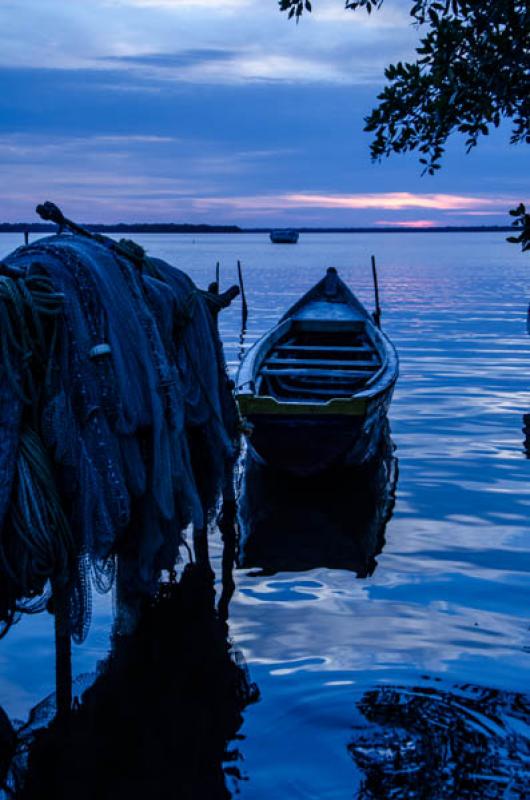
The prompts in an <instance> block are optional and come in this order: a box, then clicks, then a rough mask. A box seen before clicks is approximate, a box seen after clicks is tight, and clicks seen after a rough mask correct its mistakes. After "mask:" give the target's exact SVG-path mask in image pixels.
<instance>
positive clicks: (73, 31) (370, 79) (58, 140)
mask: <svg viewBox="0 0 530 800" xmlns="http://www.w3.org/2000/svg"><path fill="white" fill-rule="evenodd" d="M409 5H410V4H409V2H407V0H385V4H384V6H383V8H382V9H381V11H379V12H377V13H373V14H372V15H371V16H368V15H367V14H366V13H365V12H364V11H358V12H352V11H347V10H345V9H344V7H343V2H342V0H314V2H313V9H314V13H313V14H311V15H305V16H304V17H303V18H302V20H301V21H300V23H299V24H298V25H297V24H295V23H294V22H293V21H289V20H288V19H287V16H286V15H285V14H282V13H281V12H280V11H279V9H278V4H277V2H276V0H68V2H65V0H0V85H1V87H2V90H1V92H0V175H1V181H0V221H11V222H14V221H26V222H31V221H37V218H36V216H35V213H34V208H35V205H36V204H37V203H40V202H43V201H44V200H52V201H54V202H56V203H57V204H59V205H60V206H61V208H62V210H63V212H64V213H65V214H67V216H70V217H72V218H74V219H76V220H78V221H82V222H93V223H98V222H102V223H112V222H119V221H123V222H140V221H141V222H146V221H147V222H176V223H179V222H192V223H201V222H205V223H219V224H239V225H242V226H256V227H257V226H271V225H283V226H288V225H299V226H302V225H307V226H311V225H315V226H325V225H329V226H335V225H339V226H365V225H374V226H383V225H399V226H404V227H410V226H412V227H422V226H428V225H469V224H473V225H475V224H507V223H508V222H509V218H508V217H507V210H508V208H510V207H513V205H515V204H518V203H519V201H521V200H523V201H524V200H525V199H526V198H525V193H526V192H527V186H528V180H527V176H528V173H529V155H530V149H529V148H528V147H527V148H526V149H525V147H524V145H519V146H513V145H512V146H510V145H509V130H508V128H507V127H506V126H505V127H504V128H503V129H501V130H499V131H496V132H495V133H494V134H493V135H491V136H489V137H487V138H486V139H484V140H483V141H482V142H481V143H480V145H479V147H478V148H476V149H475V150H474V151H473V152H472V153H471V154H469V155H467V154H466V153H465V145H464V141H463V139H462V138H461V137H460V138H459V137H455V138H454V141H451V142H450V144H449V148H448V152H447V155H446V157H445V160H444V162H443V168H442V170H441V171H440V172H439V173H438V174H437V175H436V176H434V177H432V176H422V175H421V169H420V166H419V164H418V160H417V156H416V155H405V156H403V155H399V156H397V155H396V156H393V157H391V158H390V159H385V160H384V161H383V162H382V163H380V164H373V163H372V162H371V160H370V155H369V144H370V136H369V134H367V133H364V132H363V130H362V129H363V118H364V117H365V116H366V115H367V114H368V113H369V112H370V110H371V108H372V107H373V106H374V104H375V100H376V96H377V94H378V92H380V91H381V89H382V87H383V85H384V74H383V71H384V67H385V65H387V64H388V63H390V62H395V61H397V60H400V59H406V58H409V57H412V55H413V52H414V45H415V42H416V40H417V35H418V34H417V31H416V29H415V28H414V27H413V26H412V25H411V23H410V18H409V16H408V7H409Z"/></svg>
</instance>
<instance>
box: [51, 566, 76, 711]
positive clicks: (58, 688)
mask: <svg viewBox="0 0 530 800" xmlns="http://www.w3.org/2000/svg"><path fill="white" fill-rule="evenodd" d="M53 606H54V623H55V701H56V708H57V717H58V719H61V720H64V719H65V718H66V717H67V716H68V714H69V713H70V709H71V708H72V644H71V639H70V613H69V594H68V589H67V587H66V586H65V584H64V583H62V582H59V581H54V582H53Z"/></svg>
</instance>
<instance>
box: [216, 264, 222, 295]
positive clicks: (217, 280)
mask: <svg viewBox="0 0 530 800" xmlns="http://www.w3.org/2000/svg"><path fill="white" fill-rule="evenodd" d="M219 278H220V267H219V262H217V264H216V265H215V282H216V284H217V286H218V287H219V291H220V289H221V281H220V280H219Z"/></svg>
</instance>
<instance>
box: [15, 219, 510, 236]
mask: <svg viewBox="0 0 530 800" xmlns="http://www.w3.org/2000/svg"><path fill="white" fill-rule="evenodd" d="M83 227H84V228H86V229H87V230H89V231H91V232H92V233H173V234H175V233H178V234H188V235H196V234H211V233H216V234H219V233H223V234H245V233H251V234H256V233H263V234H267V235H268V234H269V233H270V232H271V230H276V229H277V227H274V226H271V227H267V228H241V227H239V226H238V225H187V224H182V225H180V224H171V223H131V224H127V223H116V224H115V225H104V224H101V225H99V224H88V225H83ZM295 230H297V231H298V232H299V233H301V234H302V233H303V234H313V233H350V234H351V233H376V234H378V233H517V230H518V229H517V228H513V227H512V226H510V225H444V226H441V225H433V226H432V227H427V228H403V227H392V226H388V227H386V226H385V227H378V228H375V227H374V228H371V227H358V228H357V227H356V228H344V227H328V228H326V227H315V228H307V227H300V228H298V227H295ZM56 231H57V226H56V225H53V224H46V223H39V222H33V223H24V222H13V223H8V222H4V223H0V233H54V232H56Z"/></svg>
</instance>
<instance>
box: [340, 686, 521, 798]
mask: <svg viewBox="0 0 530 800" xmlns="http://www.w3.org/2000/svg"><path fill="white" fill-rule="evenodd" d="M357 707H358V710H359V711H360V712H361V715H362V717H363V718H364V720H365V722H364V721H363V723H361V724H358V725H355V726H354V730H355V736H354V739H353V741H352V742H351V744H350V745H349V747H348V750H349V752H350V754H351V756H352V757H353V759H354V761H355V764H356V765H357V767H359V768H360V769H361V771H362V772H363V773H364V776H365V777H364V780H363V781H362V785H361V789H360V791H359V794H358V800H381V798H390V797H391V798H394V799H395V800H406V798H407V799H408V798H423V797H425V798H429V800H448V798H454V799H455V800H486V798H499V800H500V798H508V797H510V798H520V800H522V798H527V797H529V795H530V792H529V788H528V775H529V774H530V698H529V697H528V696H525V695H522V694H519V693H515V692H503V691H500V690H497V689H487V688H484V687H479V686H474V685H472V684H467V685H465V686H444V684H443V683H442V682H441V681H440V680H437V681H436V682H433V683H432V684H431V685H424V686H421V687H417V686H415V687H413V686H411V687H403V686H385V687H380V688H377V689H371V690H370V691H367V692H365V694H364V696H363V697H362V699H361V700H360V701H359V703H358V704H357Z"/></svg>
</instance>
